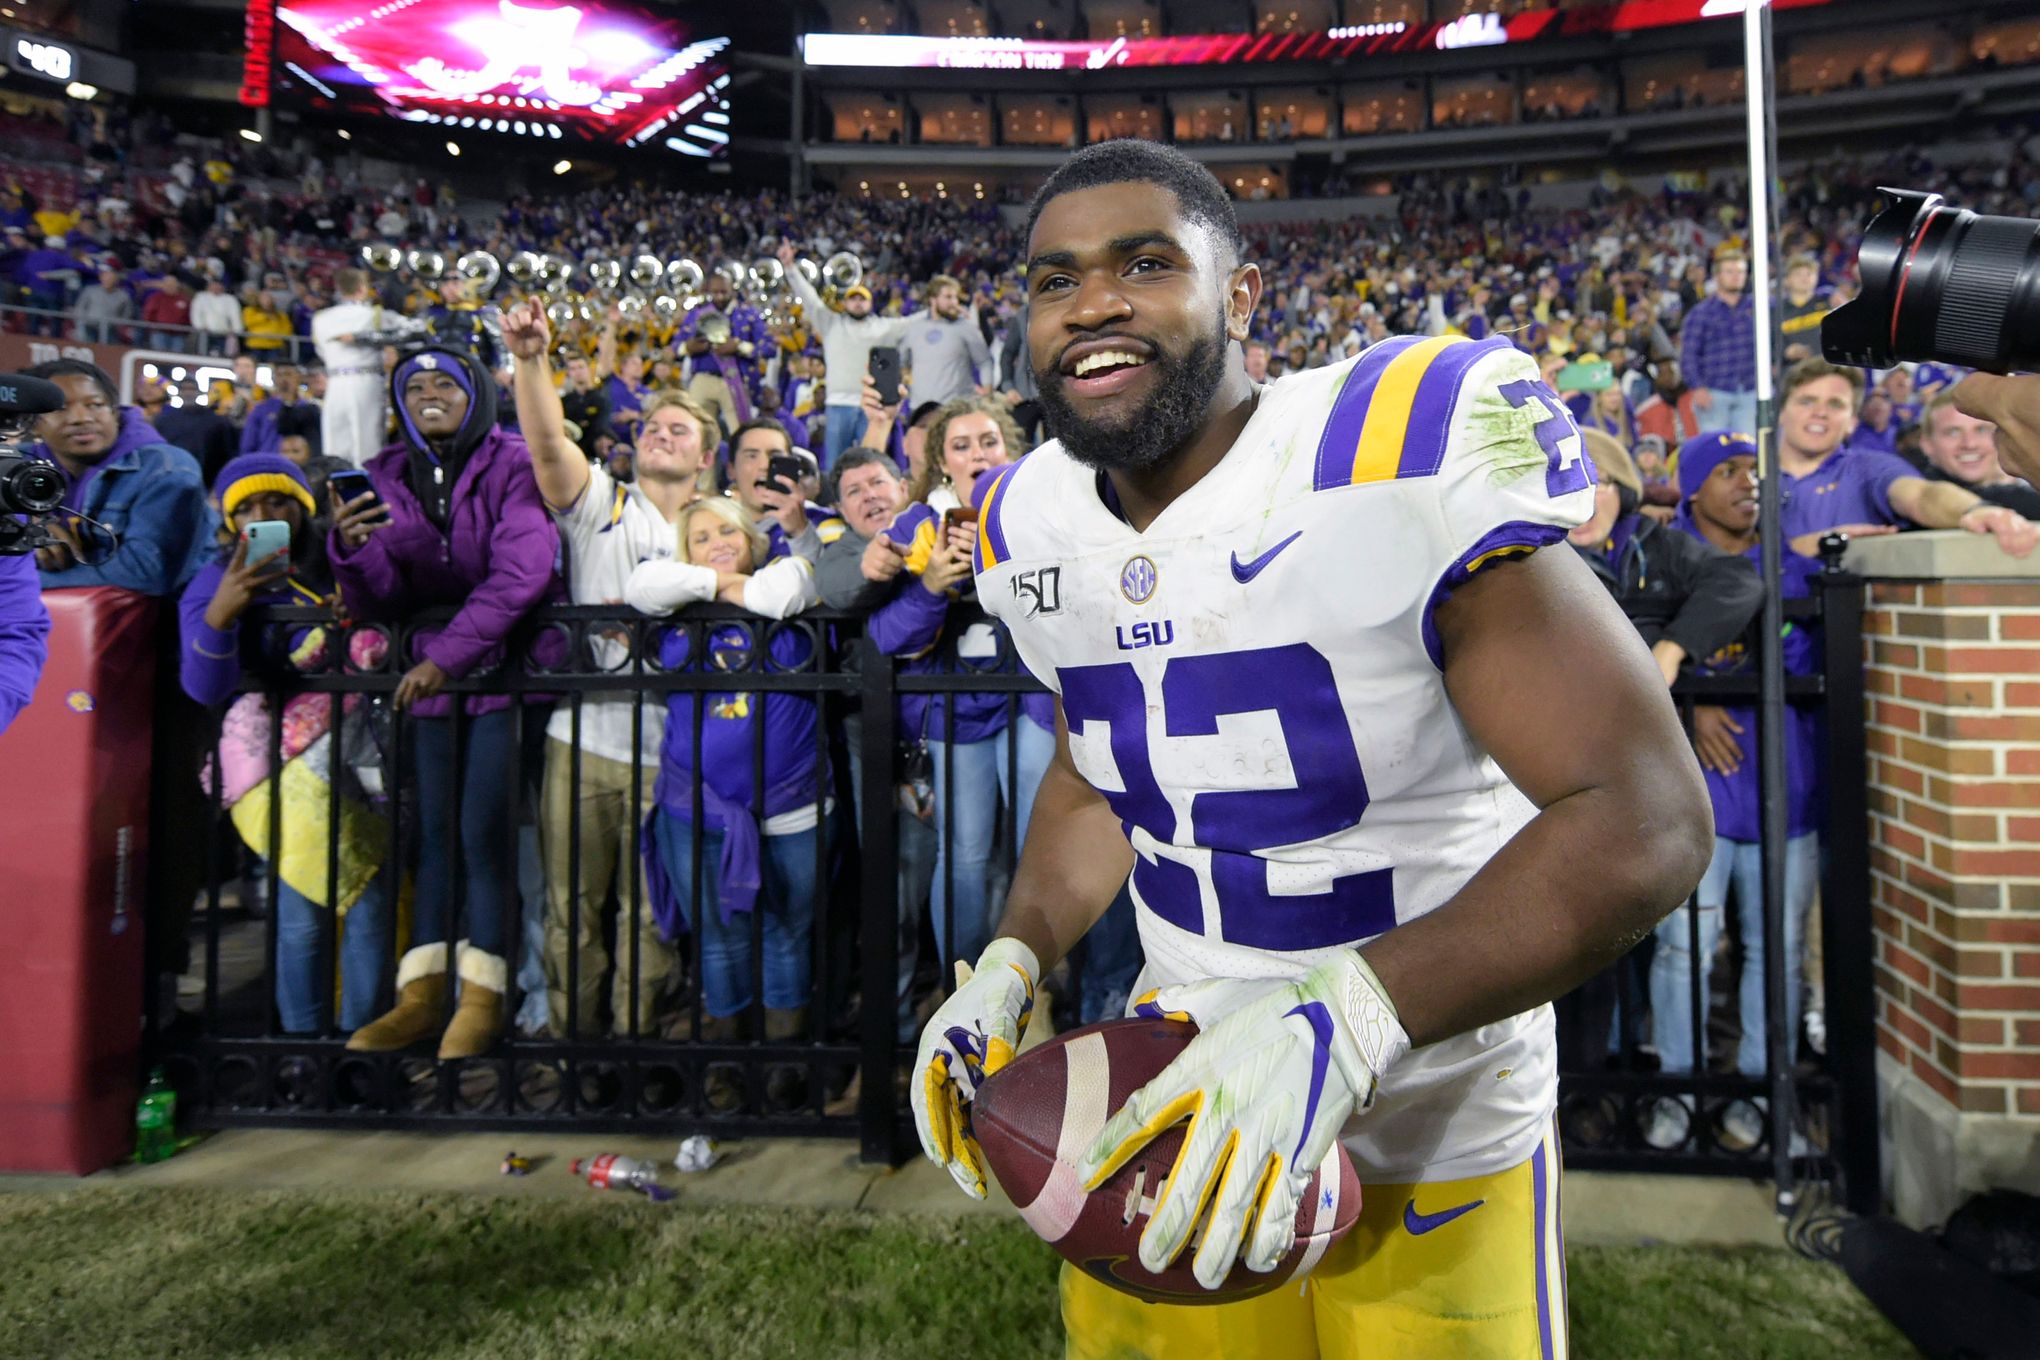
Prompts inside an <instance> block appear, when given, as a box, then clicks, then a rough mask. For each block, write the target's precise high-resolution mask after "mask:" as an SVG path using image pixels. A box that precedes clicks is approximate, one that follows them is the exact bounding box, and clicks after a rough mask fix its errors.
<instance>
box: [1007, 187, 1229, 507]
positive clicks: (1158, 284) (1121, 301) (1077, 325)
mask: <svg viewBox="0 0 2040 1360" xmlns="http://www.w3.org/2000/svg"><path fill="white" fill-rule="evenodd" d="M1027 293H1028V299H1029V308H1028V321H1027V344H1028V352H1029V354H1030V355H1032V356H1033V362H1034V366H1035V371H1034V376H1035V379H1036V381H1037V382H1038V383H1039V385H1040V388H1041V404H1042V408H1043V410H1044V412H1045V413H1046V416H1047V419H1048V427H1049V429H1050V431H1051V432H1052V433H1053V434H1054V435H1055V436H1056V438H1058V439H1060V440H1061V441H1062V443H1063V447H1064V448H1065V449H1066V450H1068V451H1069V453H1070V454H1071V456H1073V457H1075V458H1076V459H1077V460H1078V461H1080V462H1083V463H1085V464H1088V465H1089V466H1092V467H1098V468H1106V469H1121V470H1128V471H1141V470H1146V469H1150V468H1154V467H1157V466H1159V465H1161V464H1162V463H1164V462H1166V461H1167V460H1168V459H1169V458H1170V456H1171V455H1172V454H1175V453H1176V452H1178V451H1179V450H1180V449H1182V448H1183V447H1184V445H1186V444H1187V443H1188V442H1189V441H1190V439H1191V438H1192V437H1193V436H1194V435H1196V433H1197V432H1198V430H1199V429H1200V428H1201V427H1202V426H1203V424H1204V423H1205V421H1206V419H1207V417H1208V415H1209V412H1210V410H1211V406H1212V402H1213V401H1214V399H1215V398H1216V397H1217V395H1218V393H1219V391H1220V389H1221V386H1222V382H1223V379H1224V377H1225V372H1226V354H1227V349H1228V345H1229V342H1231V341H1233V340H1244V339H1245V337H1246V330H1247V323H1248V321H1249V320H1250V319H1251V317H1252V315H1253V310H1254V304H1255V303H1256V302H1257V301H1258V300H1259V297H1260V273H1259V271H1258V270H1257V269H1255V268H1254V267H1253V266H1250V265H1249V266H1240V265H1239V264H1238V263H1237V262H1236V261H1235V259H1234V258H1233V252H1232V250H1231V248H1230V247H1229V246H1228V245H1226V244H1225V243H1224V242H1222V241H1221V240H1219V239H1218V236H1217V233H1215V232H1214V231H1212V230H1211V228H1209V227H1208V226H1206V225H1205V224H1204V223H1202V222H1200V221H1198V220H1197V219H1196V218H1193V217H1191V216H1189V215H1187V214H1186V213H1185V212H1184V211H1183V208H1182V205H1181V204H1180V203H1179V202H1178V201H1177V198H1176V195H1175V194H1174V192H1172V191H1171V190H1169V189H1167V188H1165V187H1163V186H1161V185H1159V184H1151V183H1148V182H1146V181H1139V180H1136V181H1129V182H1126V183H1120V184H1105V185H1099V186H1097V187H1094V188H1089V189H1077V190H1073V191H1071V192H1069V193H1066V194H1061V195H1059V196H1057V197H1056V198H1054V199H1051V200H1050V201H1049V203H1048V205H1047V206H1046V207H1044V208H1043V209H1042V211H1041V216H1040V217H1039V218H1038V219H1037V220H1036V222H1035V224H1034V234H1033V236H1032V237H1031V239H1030V241H1029V258H1028V268H1027Z"/></svg>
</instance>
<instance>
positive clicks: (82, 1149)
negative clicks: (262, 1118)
mask: <svg viewBox="0 0 2040 1360" xmlns="http://www.w3.org/2000/svg"><path fill="white" fill-rule="evenodd" d="M43 599H44V602H45V603H46V604H48V606H49V610H50V618H51V621H52V623H53V625H54V626H53V627H52V629H51V631H50V659H49V665H48V666H47V667H46V668H45V669H44V671H43V675H42V681H41V683H40V684H38V685H37V686H36V691H35V698H34V699H33V700H32V701H31V702H30V703H29V705H28V707H27V708H25V709H23V710H22V711H21V713H20V715H19V716H17V717H16V718H15V720H14V723H13V725H12V726H11V727H9V728H8V729H7V731H6V732H5V733H0V1170H6V1171H59V1172H70V1173H72V1174H74V1175H84V1174H86V1173H87V1172H92V1171H97V1170H99V1169H100V1168H101V1167H104V1166H107V1165H110V1164H111V1163H113V1162H117V1161H119V1160H121V1159H122V1158H124V1157H126V1156H127V1155H128V1152H129V1150H130V1149H131V1148H132V1146H133V1141H134V1107H135V1099H136V1096H137V1094H138V1090H137V1084H136V1064H137V1062H138V1057H137V1055H138V1053H139V1050H140V1047H141V1039H142V915H143V912H142V898H143V892H144V887H145V885H146V883H147V882H148V875H147V872H146V870H147V866H148V849H149V847H148V830H149V743H150V714H151V695H152V686H153V683H154V677H155V671H156V656H155V639H156V636H157V633H156V610H157V607H158V605H157V602H156V601H154V600H151V599H148V598H146V597H144V596H140V595H134V594H130V593H128V592H127V591H122V590H110V589H96V590H58V591H51V592H49V593H48V594H46V595H45V596H44V597H43Z"/></svg>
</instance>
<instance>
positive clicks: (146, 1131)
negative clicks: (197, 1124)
mask: <svg viewBox="0 0 2040 1360" xmlns="http://www.w3.org/2000/svg"><path fill="white" fill-rule="evenodd" d="M175 1151H177V1092H175V1091H173V1090H171V1089H170V1083H169V1081H168V1080H166V1079H165V1078H164V1076H163V1069H162V1068H160V1067H158V1068H156V1069H155V1070H154V1071H152V1072H150V1073H149V1084H148V1085H147V1086H144V1087H143V1088H142V1098H141V1099H140V1100H138V1101H136V1102H135V1160H136V1161H138V1162H160V1161H163V1160H164V1159H165V1158H167V1157H169V1156H170V1154H171V1153H173V1152H175Z"/></svg>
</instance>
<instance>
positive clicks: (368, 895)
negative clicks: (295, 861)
mask: <svg viewBox="0 0 2040 1360" xmlns="http://www.w3.org/2000/svg"><path fill="white" fill-rule="evenodd" d="M386 907H387V903H386V902H385V900H384V898H383V876H382V875H381V874H377V875H376V876H375V877H374V878H372V879H370V880H369V883H368V887H367V888H366V889H364V890H363V891H362V894H361V896H359V897H357V898H355V899H354V905H353V906H351V907H349V908H348V909H347V914H346V916H344V917H343V918H342V919H341V920H340V921H339V922H338V923H337V924H336V925H335V926H334V929H335V930H336V931H338V932H339V936H338V939H337V941H336V943H337V945H338V947H339V950H340V998H341V999H340V1028H341V1029H343V1030H349V1031H351V1030H357V1029H360V1028H361V1027H362V1026H363V1025H365V1024H367V1023H368V1022H369V1021H371V1020H373V1019H375V1017H376V1008H375V1002H376V989H377V988H378V987H380V986H381V985H382V970H383V959H384V954H383V932H384V931H385V930H387V929H388V925H387V923H386V921H385V918H386V917H387V915H388V912H387V910H386ZM327 914H328V913H327V911H326V909H325V908H324V907H321V906H319V905H317V904H316V903H314V902H313V901H312V900H311V899H310V898H308V897H306V896H305V895H304V894H303V893H301V892H299V891H298V890H297V889H296V888H293V887H291V886H290V884H288V883H285V882H283V881H282V880H280V879H279V880H278V882H277V891H276V1010H277V1014H278V1015H279V1016H280V1017H281V1018H282V1020H283V1031H284V1033H286V1034H316V1033H317V1032H318V1031H319V1029H320V1017H321V1016H322V1015H323V1014H324V1011H325V1005H324V1004H323V1003H324V1001H325V995H329V994H330V992H331V989H332V977H331V975H330V974H329V973H328V974H322V972H321V970H320V968H319V930H320V927H321V925H322V923H323V922H324V920H325V918H326V916H327ZM329 957H330V956H329Z"/></svg>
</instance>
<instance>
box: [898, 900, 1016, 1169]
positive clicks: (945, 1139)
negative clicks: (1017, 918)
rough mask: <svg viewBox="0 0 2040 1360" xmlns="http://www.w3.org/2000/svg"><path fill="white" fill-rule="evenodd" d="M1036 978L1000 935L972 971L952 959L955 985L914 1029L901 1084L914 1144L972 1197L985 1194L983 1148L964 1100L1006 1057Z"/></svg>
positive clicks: (968, 1099) (1010, 1058)
mask: <svg viewBox="0 0 2040 1360" xmlns="http://www.w3.org/2000/svg"><path fill="white" fill-rule="evenodd" d="M1040 978H1041V963H1040V961H1039V960H1038V959H1036V958H1035V957H1034V951H1033V950H1031V949H1029V948H1028V947H1027V946H1026V945H1024V944H1022V943H1020V941H1018V940H1015V939H1012V938H1010V937H1007V936H1001V937H1000V938H998V939H996V940H993V941H992V942H991V943H990V944H988V945H986V946H985V952H984V953H983V954H981V955H979V956H978V961H977V968H976V969H975V970H974V971H973V970H972V968H971V966H970V965H969V964H967V963H964V962H963V961H962V960H960V959H959V960H958V961H957V964H956V990H955V991H954V992H952V993H950V996H949V999H948V1000H947V1001H945V1002H943V1003H942V1005H941V1006H940V1007H939V1008H938V1009H937V1010H936V1012H935V1014H934V1015H932V1016H930V1017H929V1018H928V1027H927V1028H926V1029H924V1030H922V1031H921V1048H920V1051H919V1053H917V1054H916V1055H915V1057H914V1078H913V1082H912V1083H911V1085H910V1086H909V1088H908V1100H909V1101H910V1103H911V1104H912V1105H913V1107H914V1127H915V1129H917V1130H918V1131H919V1132H920V1135H921V1150H922V1151H923V1152H925V1153H927V1154H928V1160H929V1161H931V1162H933V1163H935V1165H937V1166H939V1167H942V1168H944V1169H945V1170H947V1171H948V1172H949V1174H950V1176H952V1177H953V1178H954V1179H955V1181H956V1183H957V1184H958V1185H959V1186H961V1187H962V1188H963V1192H964V1193H965V1194H967V1195H969V1196H970V1197H971V1198H973V1199H983V1198H984V1197H985V1154H984V1151H983V1149H981V1148H980V1147H979V1146H978V1141H977V1138H976V1136H975V1135H973V1134H972V1132H971V1127H970V1103H971V1100H972V1099H973V1098H974V1097H975V1096H976V1095H977V1089H978V1086H979V1085H980V1084H981V1083H982V1082H983V1081H984V1079H985V1078H986V1077H989V1076H991V1075H992V1074H993V1073H995V1072H997V1071H998V1070H999V1069H1000V1068H1002V1067H1004V1066H1005V1065H1006V1064H1007V1063H1009V1062H1011V1061H1013V1054H1014V1052H1015V1050H1017V1049H1018V1048H1019V1047H1020V1036H1021V1034H1023V1033H1024V1032H1025V1031H1026V1029H1027V1018H1028V1016H1030V1015H1031V1014H1033V1012H1034V987H1035V984H1036V983H1037V982H1038V981H1039V980H1040Z"/></svg>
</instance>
